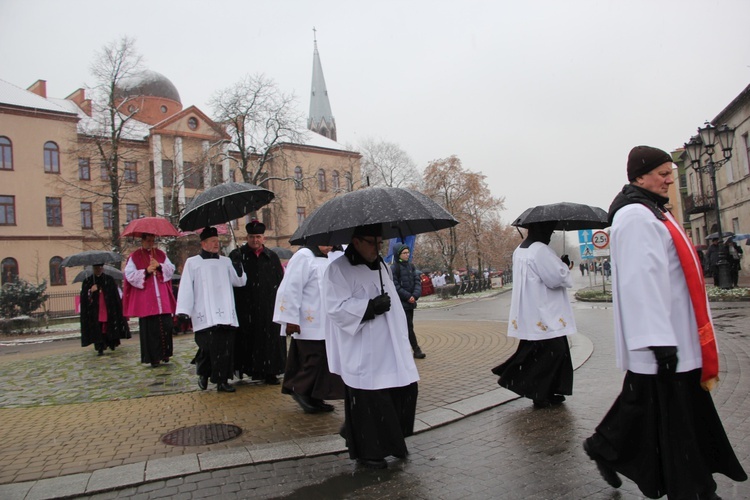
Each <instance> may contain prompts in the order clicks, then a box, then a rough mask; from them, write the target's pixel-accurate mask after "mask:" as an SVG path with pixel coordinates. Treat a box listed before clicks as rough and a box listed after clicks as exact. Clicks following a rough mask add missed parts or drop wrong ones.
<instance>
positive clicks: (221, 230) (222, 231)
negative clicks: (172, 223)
mask: <svg viewBox="0 0 750 500" xmlns="http://www.w3.org/2000/svg"><path fill="white" fill-rule="evenodd" d="M213 227H215V228H216V232H217V233H218V234H219V236H224V235H227V234H229V229H227V225H226V224H217V225H216V226H213ZM203 229H204V228H200V229H196V230H195V231H180V236H193V235H196V236H199V235H200V234H201V232H202V231H203Z"/></svg>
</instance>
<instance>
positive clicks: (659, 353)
mask: <svg viewBox="0 0 750 500" xmlns="http://www.w3.org/2000/svg"><path fill="white" fill-rule="evenodd" d="M649 349H651V350H652V351H654V356H655V357H656V363H657V364H658V365H659V371H658V372H657V374H658V375H673V374H674V373H675V372H677V347H675V346H671V345H670V346H655V347H649Z"/></svg>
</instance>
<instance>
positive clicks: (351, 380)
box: [323, 257, 419, 390]
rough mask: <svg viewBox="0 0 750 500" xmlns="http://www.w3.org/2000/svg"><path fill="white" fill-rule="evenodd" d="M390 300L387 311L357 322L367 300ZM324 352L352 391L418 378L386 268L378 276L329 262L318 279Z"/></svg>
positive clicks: (340, 260) (359, 267)
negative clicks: (383, 296)
mask: <svg viewBox="0 0 750 500" xmlns="http://www.w3.org/2000/svg"><path fill="white" fill-rule="evenodd" d="M381 282H382V284H383V287H384V288H385V291H386V293H388V295H389V296H390V298H391V309H390V311H388V312H386V313H384V314H379V315H376V316H375V318H374V319H372V320H368V321H364V322H363V321H362V317H363V316H364V314H365V310H366V309H367V304H368V301H369V300H370V299H373V298H375V297H377V296H378V295H380V294H381V288H380V287H381ZM323 300H324V304H325V309H326V313H327V316H326V350H327V352H328V365H329V368H330V370H331V372H332V373H337V374H339V375H341V378H342V379H343V380H344V383H345V384H346V385H347V386H349V387H353V388H355V389H365V390H377V389H386V388H393V387H404V386H406V385H409V384H411V383H413V382H416V381H418V380H419V373H418V372H417V367H416V365H415V364H414V357H413V355H412V351H411V345H410V344H409V333H408V329H407V326H406V314H405V313H404V309H403V307H402V306H401V301H400V300H399V298H398V293H397V292H396V288H395V286H394V285H393V278H392V277H391V274H390V269H389V268H388V266H386V265H384V264H383V263H381V267H380V272H378V271H377V270H371V269H370V268H369V267H367V266H366V265H362V264H360V265H356V266H353V265H352V264H351V262H350V261H349V259H348V258H347V257H341V258H338V259H336V260H335V261H333V262H331V264H330V265H329V266H328V268H327V269H326V272H325V275H324V278H323Z"/></svg>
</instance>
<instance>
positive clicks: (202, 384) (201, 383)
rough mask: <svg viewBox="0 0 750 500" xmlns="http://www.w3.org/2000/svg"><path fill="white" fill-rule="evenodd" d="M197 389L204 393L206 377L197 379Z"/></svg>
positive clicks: (206, 382) (206, 384) (206, 385)
mask: <svg viewBox="0 0 750 500" xmlns="http://www.w3.org/2000/svg"><path fill="white" fill-rule="evenodd" d="M198 387H200V389H201V391H205V390H206V389H207V388H208V375H201V376H200V377H198Z"/></svg>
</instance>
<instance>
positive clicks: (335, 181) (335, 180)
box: [331, 170, 341, 191]
mask: <svg viewBox="0 0 750 500" xmlns="http://www.w3.org/2000/svg"><path fill="white" fill-rule="evenodd" d="M331 185H332V186H333V190H334V191H338V190H339V189H341V181H340V180H339V171H338V170H334V171H333V173H332V174H331Z"/></svg>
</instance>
